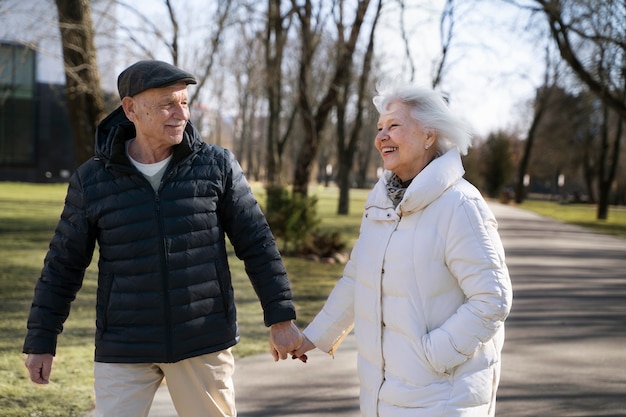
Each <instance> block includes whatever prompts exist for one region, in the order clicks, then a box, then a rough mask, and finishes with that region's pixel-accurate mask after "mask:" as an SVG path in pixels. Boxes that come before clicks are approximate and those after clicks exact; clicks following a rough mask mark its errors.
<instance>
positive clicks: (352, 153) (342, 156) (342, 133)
mask: <svg viewBox="0 0 626 417" xmlns="http://www.w3.org/2000/svg"><path fill="white" fill-rule="evenodd" d="M382 5H383V2H382V0H379V1H378V5H377V6H376V11H375V14H374V19H373V22H372V25H371V29H370V34H369V41H368V44H367V50H366V51H365V54H364V55H363V63H362V65H361V68H360V74H359V75H358V78H357V79H356V83H357V86H356V99H355V100H356V103H355V107H356V109H355V113H356V115H355V118H354V121H353V122H352V131H351V132H350V133H349V134H348V132H347V131H346V130H347V129H346V107H347V104H348V101H349V98H348V97H349V91H350V84H351V83H350V84H348V85H346V86H344V92H343V94H342V95H341V96H339V99H338V100H337V138H336V139H337V159H338V172H337V183H338V185H339V202H338V206H337V214H348V213H349V211H350V174H351V172H352V166H353V165H354V160H355V157H356V150H357V146H358V144H359V142H360V138H361V133H362V128H363V113H364V109H363V107H364V106H365V100H366V98H369V97H370V94H368V91H367V87H368V86H369V78H370V72H371V69H372V59H373V56H374V40H375V33H376V26H377V23H378V19H379V17H380V12H381V10H382ZM355 72H356V71H355ZM346 139H348V140H347V143H346Z"/></svg>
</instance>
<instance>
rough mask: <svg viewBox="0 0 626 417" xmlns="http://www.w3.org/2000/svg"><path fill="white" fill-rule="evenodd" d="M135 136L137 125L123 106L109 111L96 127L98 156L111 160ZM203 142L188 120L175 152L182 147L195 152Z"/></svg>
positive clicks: (96, 150)
mask: <svg viewBox="0 0 626 417" xmlns="http://www.w3.org/2000/svg"><path fill="white" fill-rule="evenodd" d="M135 136H136V131H135V125H134V124H133V123H132V122H131V121H130V120H128V118H127V117H126V114H125V113H124V109H123V108H122V106H119V107H118V108H117V109H115V110H113V111H112V112H111V113H109V115H108V116H107V117H105V118H104V119H103V120H102V121H101V122H100V123H99V124H98V127H97V128H96V144H95V155H96V157H99V158H102V159H106V160H111V159H112V157H113V156H114V155H116V154H117V153H118V151H119V150H120V149H125V148H124V142H126V141H127V140H128V139H132V138H134V137H135ZM203 143H204V142H203V141H202V138H201V137H200V132H198V130H197V129H196V128H195V126H194V125H193V124H192V123H191V121H188V122H187V126H185V132H184V134H183V141H182V142H181V143H180V144H179V145H176V146H175V148H177V149H175V151H174V154H175V155H176V154H177V153H178V152H179V149H180V148H182V149H186V150H187V151H188V152H194V151H196V150H198V149H200V147H201V146H202V144H203ZM182 149H181V150H182ZM124 153H125V150H124Z"/></svg>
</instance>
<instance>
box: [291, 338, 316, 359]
mask: <svg viewBox="0 0 626 417" xmlns="http://www.w3.org/2000/svg"><path fill="white" fill-rule="evenodd" d="M303 336H304V335H303ZM315 347H316V346H315V345H314V344H313V342H311V341H310V340H309V338H308V337H306V336H304V340H303V341H302V344H301V345H300V346H299V347H298V348H297V349H296V350H293V351H291V352H290V353H291V359H300V360H301V361H302V362H304V363H306V361H307V359H308V357H307V355H306V352H308V351H309V350H313V349H315Z"/></svg>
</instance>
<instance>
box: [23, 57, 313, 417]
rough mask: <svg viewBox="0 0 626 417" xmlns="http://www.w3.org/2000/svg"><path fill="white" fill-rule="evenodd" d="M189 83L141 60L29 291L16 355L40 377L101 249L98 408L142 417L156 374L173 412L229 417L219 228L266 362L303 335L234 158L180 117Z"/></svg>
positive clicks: (232, 328) (226, 295)
mask: <svg viewBox="0 0 626 417" xmlns="http://www.w3.org/2000/svg"><path fill="white" fill-rule="evenodd" d="M195 83H196V80H195V78H194V77H193V76H192V75H191V74H189V73H187V72H185V71H182V70H181V69H179V68H176V67H174V66H172V65H170V64H167V63H165V62H161V61H139V62H137V63H135V64H134V65H131V66H130V67H128V68H127V69H126V70H124V71H123V72H122V73H121V74H120V75H119V78H118V90H119V94H120V98H121V99H122V105H121V106H120V107H118V108H117V109H116V110H115V111H113V112H112V113H111V114H110V115H108V116H107V117H106V118H105V119H104V120H103V121H102V122H101V123H100V125H99V126H98V133H97V138H96V152H95V154H96V155H95V156H94V157H93V158H92V159H91V160H89V161H87V162H86V163H85V164H83V165H82V166H81V167H80V168H78V170H77V171H76V172H75V173H74V175H73V176H72V178H71V180H70V183H69V187H68V192H67V196H66V200H65V207H64V209H63V212H62V214H61V218H60V220H59V223H58V225H57V228H56V231H55V234H54V237H53V239H52V241H51V243H50V249H49V251H48V254H47V256H46V258H45V261H44V267H43V270H42V273H41V277H40V278H39V281H38V282H37V285H36V288H35V295H34V300H33V303H32V307H31V311H30V316H29V319H28V334H27V336H26V340H25V343H24V353H26V354H28V356H27V358H26V361H25V365H26V367H27V368H28V370H29V373H30V378H31V380H32V381H33V382H35V383H38V384H45V383H47V382H48V380H49V376H50V372H51V367H52V360H53V356H54V355H55V351H56V343H57V336H58V334H59V333H61V331H62V328H63V322H64V321H65V319H66V318H67V316H68V314H69V311H70V304H71V302H72V300H73V299H74V298H75V296H76V293H77V292H78V290H79V289H80V287H81V283H82V280H83V276H84V272H85V269H86V268H87V266H88V265H89V263H90V262H91V258H92V255H93V251H94V248H95V244H96V242H97V243H98V247H99V262H98V271H99V274H98V294H97V303H96V335H95V371H94V372H95V393H96V410H95V414H96V416H107V417H111V416H115V417H122V416H128V417H139V416H147V415H148V411H149V409H150V405H151V403H152V400H153V397H154V393H155V391H156V389H157V388H158V386H159V384H160V383H161V381H162V379H163V378H165V379H166V380H167V382H168V384H167V386H168V389H169V390H170V394H171V396H172V400H173V402H174V405H175V407H176V409H177V411H178V413H179V414H180V415H181V416H186V417H194V416H198V417H200V416H202V417H206V416H234V415H236V411H235V403H234V390H233V383H232V373H233V370H234V361H233V356H232V353H231V348H232V346H234V345H235V344H236V343H237V342H238V340H239V333H238V329H237V321H236V312H235V305H234V298H233V288H232V282H231V276H230V271H229V266H228V259H227V254H226V241H225V237H226V236H228V238H229V239H230V241H231V242H232V244H233V247H234V249H235V253H236V255H237V256H238V257H239V258H240V259H242V260H243V261H244V263H245V267H246V271H247V273H248V275H249V277H250V280H251V282H252V285H253V286H254V289H255V291H256V293H257V295H258V297H259V300H260V302H261V305H262V306H263V311H264V321H265V324H266V326H269V328H270V346H271V349H272V355H273V356H274V359H275V360H278V359H279V358H281V359H285V358H286V357H287V355H288V353H289V352H291V351H293V350H295V349H296V348H297V347H299V345H300V344H301V343H302V335H301V334H300V332H299V331H298V329H297V328H296V326H295V325H294V324H293V320H294V319H295V309H294V306H293V303H292V300H291V289H290V285H289V280H288V278H287V275H286V272H285V268H284V265H283V262H282V259H281V256H280V254H279V252H278V249H277V247H276V244H275V241H274V238H273V236H272V233H271V232H270V229H269V227H268V224H267V221H266V220H265V217H264V216H263V214H262V212H261V210H260V208H259V205H258V204H257V201H256V200H255V198H254V197H253V195H252V192H251V190H250V187H249V185H248V183H247V181H246V179H245V177H244V175H243V173H242V170H241V167H240V166H239V164H238V163H237V161H236V160H235V158H234V157H233V155H232V154H231V152H229V151H228V150H226V149H223V148H220V147H218V146H214V145H209V144H206V143H204V142H203V141H202V139H201V137H200V135H199V133H198V131H197V130H196V129H195V128H194V127H193V126H192V124H191V123H189V107H188V96H187V85H188V84H195Z"/></svg>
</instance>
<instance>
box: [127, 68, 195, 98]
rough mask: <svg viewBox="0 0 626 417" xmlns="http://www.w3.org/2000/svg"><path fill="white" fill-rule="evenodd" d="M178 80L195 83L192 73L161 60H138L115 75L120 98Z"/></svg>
mask: <svg viewBox="0 0 626 417" xmlns="http://www.w3.org/2000/svg"><path fill="white" fill-rule="evenodd" d="M180 81H183V82H185V83H186V84H196V83H197V81H196V79H195V78H194V76H193V75H191V74H190V73H188V72H186V71H183V70H181V69H180V68H177V67H175V66H173V65H172V64H168V63H167V62H163V61H155V60H147V61H138V62H136V63H134V64H133V65H131V66H130V67H128V68H126V69H125V70H124V71H122V72H121V73H120V75H119V77H117V90H118V91H119V93H120V98H124V97H132V96H134V95H136V94H139V93H141V92H142V91H146V90H148V89H150V88H160V87H167V86H169V85H172V84H176V83H178V82H180Z"/></svg>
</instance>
